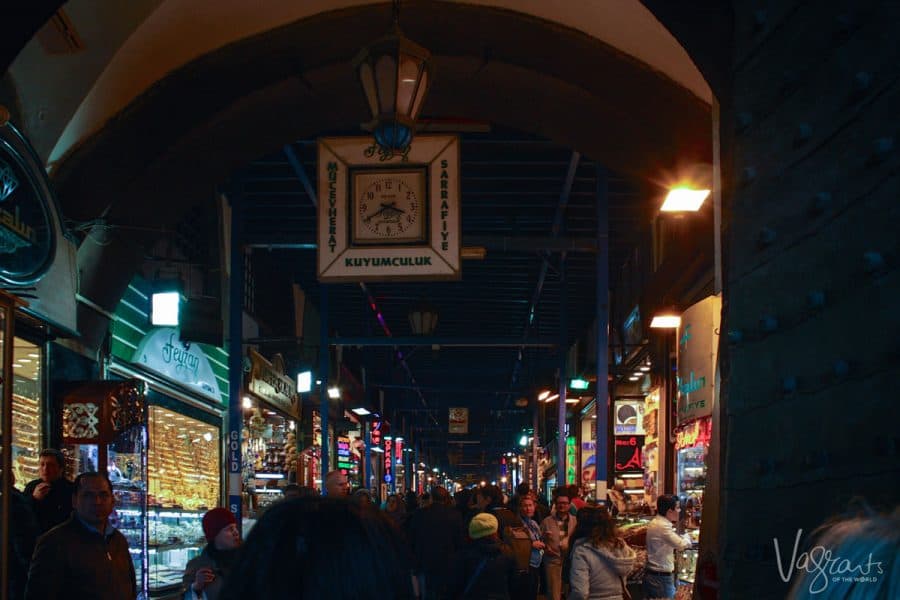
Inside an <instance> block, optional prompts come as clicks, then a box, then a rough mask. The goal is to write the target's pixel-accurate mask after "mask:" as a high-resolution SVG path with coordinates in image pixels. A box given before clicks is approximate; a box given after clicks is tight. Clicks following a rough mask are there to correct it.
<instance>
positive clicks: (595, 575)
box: [569, 506, 635, 600]
mask: <svg viewBox="0 0 900 600" xmlns="http://www.w3.org/2000/svg"><path fill="white" fill-rule="evenodd" d="M572 537H573V540H574V541H573V542H572V544H573V545H572V554H571V566H570V571H569V585H570V592H569V600H621V599H622V598H625V597H626V596H625V595H626V591H625V577H626V576H627V575H628V573H630V572H631V569H632V568H633V567H634V559H635V552H634V550H632V549H631V548H630V547H629V546H628V544H626V543H625V540H623V539H622V538H621V537H619V533H618V531H617V530H616V524H615V522H614V521H613V519H612V517H610V515H609V513H608V512H606V510H605V509H602V508H594V507H589V506H586V507H584V508H582V509H581V510H579V511H578V526H577V527H576V528H575V533H574V534H573V535H572Z"/></svg>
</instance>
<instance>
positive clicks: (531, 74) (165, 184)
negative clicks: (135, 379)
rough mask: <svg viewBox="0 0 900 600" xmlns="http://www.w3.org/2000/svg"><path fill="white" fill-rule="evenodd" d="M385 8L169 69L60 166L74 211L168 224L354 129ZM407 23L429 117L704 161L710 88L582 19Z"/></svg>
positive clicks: (608, 157) (300, 27)
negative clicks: (235, 176) (593, 33)
mask: <svg viewBox="0 0 900 600" xmlns="http://www.w3.org/2000/svg"><path fill="white" fill-rule="evenodd" d="M385 10H386V9H385V6H383V5H369V6H362V7H356V8H350V9H346V10H340V11H330V12H327V13H320V14H318V15H315V16H313V17H310V18H308V19H303V20H300V21H294V22H292V23H290V24H289V25H285V26H282V27H279V28H277V29H274V30H267V31H265V32H263V33H260V34H257V35H255V36H251V37H249V38H244V39H241V40H239V41H236V42H233V43H231V44H228V45H226V46H223V47H221V48H219V49H218V50H214V51H212V52H207V53H206V54H204V55H203V56H201V57H199V58H197V59H195V60H193V61H191V62H190V63H188V64H185V65H184V66H182V67H180V68H178V69H176V70H174V71H172V72H170V73H168V74H167V75H166V76H165V77H164V78H163V79H161V80H159V81H157V82H156V83H155V84H154V85H153V86H152V87H151V88H150V89H149V90H147V91H146V92H145V93H143V94H142V95H140V96H139V97H137V98H136V99H135V100H133V101H132V102H130V103H129V105H128V106H127V107H126V108H125V109H124V110H122V111H120V112H119V113H117V115H116V117H115V118H114V119H112V120H109V121H107V122H106V124H105V126H104V127H103V129H102V130H100V131H98V132H96V133H94V134H93V135H92V136H91V137H90V138H89V139H88V140H87V141H85V142H83V143H81V144H80V145H79V146H77V147H76V148H75V149H74V150H73V151H71V152H70V153H69V154H68V155H67V156H66V158H65V160H63V161H62V162H61V163H60V164H59V169H58V170H57V171H56V173H55V178H56V180H57V183H58V186H59V189H60V191H61V196H62V199H63V202H64V206H65V210H66V212H67V214H69V215H71V216H72V217H74V218H85V219H87V218H93V217H95V216H96V215H98V214H99V213H100V212H101V211H102V210H104V209H106V208H107V207H110V206H112V210H111V212H110V213H109V216H110V217H111V218H114V217H116V216H118V217H119V219H120V220H127V221H132V220H135V221H139V222H145V223H148V222H149V223H152V222H158V220H159V219H161V218H163V217H164V216H169V217H171V215H169V214H167V213H166V212H165V211H160V210H159V206H160V203H161V202H165V204H166V205H168V206H179V205H184V204H185V203H190V202H196V201H197V200H198V198H200V197H208V194H209V191H210V190H211V189H212V186H213V185H214V184H215V183H218V182H220V181H222V180H223V179H224V177H225V176H226V175H227V173H228V172H229V171H230V170H232V169H233V168H234V167H236V166H238V165H240V164H242V163H244V162H246V161H249V160H252V159H253V158H255V157H257V156H260V155H262V154H264V153H266V152H270V151H271V150H272V149H274V148H277V147H279V146H280V145H282V144H283V143H285V142H287V141H290V140H292V139H297V138H300V137H304V136H312V135H317V134H319V133H321V132H325V131H345V132H346V131H348V130H354V129H355V128H356V126H357V124H358V123H359V122H360V121H362V120H364V119H365V114H366V108H365V105H364V101H363V98H362V94H361V92H360V90H359V89H358V84H357V82H356V81H355V77H354V74H353V72H352V69H351V68H350V65H349V62H350V60H351V59H352V57H353V56H354V55H355V54H356V52H357V51H358V49H359V48H360V47H361V46H362V45H363V44H364V43H366V42H368V41H370V40H372V39H373V38H375V37H378V36H379V35H381V33H382V32H383V31H384V30H385V26H382V22H385ZM402 22H403V25H404V29H405V30H406V32H407V33H408V35H409V36H410V37H412V38H413V39H415V40H417V41H419V42H420V43H422V44H424V45H426V46H427V47H428V48H429V49H430V50H431V51H432V52H433V54H434V56H435V61H436V65H437V78H436V80H435V84H434V88H433V89H432V90H431V93H430V95H429V98H428V100H427V101H426V104H425V107H424V112H425V113H426V114H428V115H434V116H442V117H443V116H450V117H465V118H471V119H479V120H485V121H490V122H495V123H498V124H503V125H507V126H510V127H514V128H517V129H521V130H525V131H530V132H534V133H537V134H540V135H544V136H546V137H548V138H551V139H554V140H555V141H557V142H559V143H563V144H567V145H569V146H570V147H572V148H575V149H578V150H580V151H581V152H583V153H585V154H587V155H588V156H591V157H593V158H596V159H598V160H601V161H603V162H604V163H606V164H607V165H608V166H609V167H611V168H614V169H616V170H620V171H623V172H627V173H632V174H636V175H640V176H641V177H643V178H644V179H647V180H649V181H654V180H656V179H658V178H660V177H661V176H663V175H664V171H665V170H666V169H671V168H672V167H674V166H675V165H676V164H677V163H678V162H680V161H685V162H690V161H696V160H707V161H708V160H709V157H710V138H711V134H710V132H711V124H710V116H709V106H708V105H707V104H706V103H705V102H704V101H703V100H701V99H699V98H698V97H697V95H695V94H694V93H692V92H690V91H689V90H688V89H687V88H685V87H683V86H681V85H678V84H677V83H675V82H674V81H673V80H672V79H670V78H669V77H666V76H664V75H663V74H662V73H660V72H659V71H656V70H654V69H651V68H649V67H648V66H647V65H645V64H643V63H641V62H638V61H637V60H635V59H634V58H632V57H630V56H627V55H625V54H623V53H621V52H619V51H617V50H616V49H614V48H612V47H610V46H608V45H606V44H603V43H600V42H598V41H597V40H596V39H594V38H592V37H589V36H587V35H585V34H583V33H581V32H579V31H576V30H574V29H571V28H563V27H560V26H558V25H555V24H552V23H548V22H546V21H542V20H539V19H536V18H533V17H530V16H527V15H523V14H521V13H513V12H509V11H505V10H501V9H494V8H486V7H483V6H474V5H469V4H462V3H455V2H454V3H448V2H428V3H424V2H423V3H416V4H413V5H411V6H409V7H406V8H405V9H404V13H403V21H402ZM372 23H378V24H379V25H378V26H377V27H376V26H373V25H372ZM145 219H146V220H145ZM147 220H149V221H147Z"/></svg>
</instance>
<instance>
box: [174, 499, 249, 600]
mask: <svg viewBox="0 0 900 600" xmlns="http://www.w3.org/2000/svg"><path fill="white" fill-rule="evenodd" d="M203 535H205V536H206V541H207V544H206V547H205V548H203V551H202V552H201V553H200V555H199V556H197V557H195V558H192V559H191V561H190V562H188V564H187V567H186V568H185V570H184V577H183V578H182V582H183V583H184V586H185V591H184V600H217V599H218V598H219V596H220V594H222V589H223V586H224V584H225V576H226V575H227V574H228V573H229V571H231V567H232V566H233V565H234V563H235V561H236V560H237V553H238V548H240V546H241V535H240V533H239V532H238V528H237V522H236V521H235V518H234V515H233V514H231V512H230V511H229V510H228V509H225V508H221V507H219V508H214V509H212V510H210V511H209V512H207V513H206V514H205V515H203Z"/></svg>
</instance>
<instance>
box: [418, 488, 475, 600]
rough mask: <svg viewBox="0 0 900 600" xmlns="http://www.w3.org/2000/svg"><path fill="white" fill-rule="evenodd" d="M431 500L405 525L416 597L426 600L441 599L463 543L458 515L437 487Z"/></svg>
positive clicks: (444, 492) (462, 531) (443, 490)
mask: <svg viewBox="0 0 900 600" xmlns="http://www.w3.org/2000/svg"><path fill="white" fill-rule="evenodd" d="M431 497H432V503H431V505H430V506H428V507H426V508H420V509H418V510H417V511H416V512H414V513H413V515H412V518H411V519H410V520H409V524H408V528H409V541H410V543H411V545H412V551H413V558H414V561H415V564H414V566H415V570H416V575H417V577H418V580H419V594H420V595H421V597H422V598H424V599H426V600H432V599H438V598H444V597H445V596H444V594H445V590H446V588H447V586H448V584H449V580H450V575H451V573H450V570H451V568H452V566H453V563H454V561H455V560H456V557H457V554H458V553H459V551H460V549H461V548H462V546H463V543H464V541H465V539H464V526H463V520H462V515H460V514H459V511H457V510H456V509H455V508H453V507H451V506H450V494H449V493H448V492H447V490H446V489H445V488H443V487H440V486H438V487H436V488H434V490H432V492H431Z"/></svg>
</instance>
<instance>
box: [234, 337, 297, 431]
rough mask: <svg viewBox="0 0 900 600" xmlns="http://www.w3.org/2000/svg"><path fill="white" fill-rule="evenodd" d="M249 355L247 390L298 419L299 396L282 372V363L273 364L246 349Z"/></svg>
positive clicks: (292, 382)
mask: <svg viewBox="0 0 900 600" xmlns="http://www.w3.org/2000/svg"><path fill="white" fill-rule="evenodd" d="M247 356H249V357H250V376H249V377H248V380H247V391H249V392H250V393H251V394H253V395H255V396H257V397H259V398H260V399H262V400H264V401H265V402H268V403H269V404H271V405H272V406H274V407H275V408H277V409H279V410H280V411H282V412H283V413H285V414H287V415H289V416H291V417H293V418H295V419H297V420H298V421H299V420H300V397H299V396H298V395H297V386H296V383H295V382H294V380H293V379H291V378H290V377H287V376H286V375H285V374H284V364H283V363H281V362H280V361H278V360H276V361H275V362H276V363H280V364H275V365H273V364H272V363H270V362H269V361H267V360H266V359H265V358H263V357H262V355H261V354H260V353H259V352H256V351H255V350H253V349H252V348H250V349H248V350H247Z"/></svg>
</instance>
